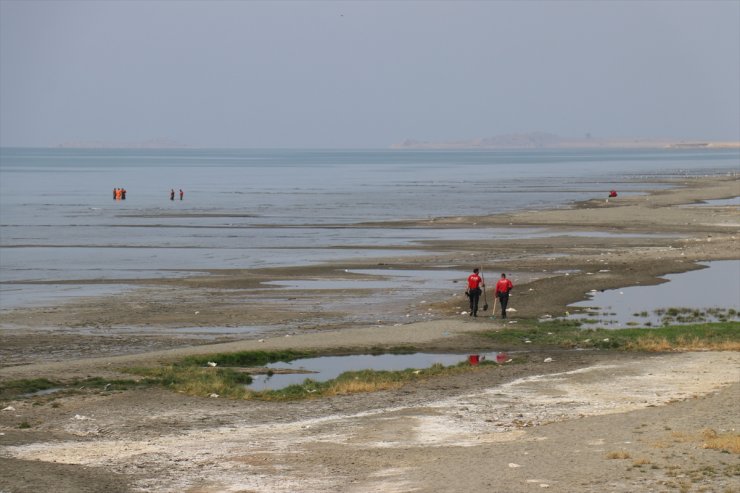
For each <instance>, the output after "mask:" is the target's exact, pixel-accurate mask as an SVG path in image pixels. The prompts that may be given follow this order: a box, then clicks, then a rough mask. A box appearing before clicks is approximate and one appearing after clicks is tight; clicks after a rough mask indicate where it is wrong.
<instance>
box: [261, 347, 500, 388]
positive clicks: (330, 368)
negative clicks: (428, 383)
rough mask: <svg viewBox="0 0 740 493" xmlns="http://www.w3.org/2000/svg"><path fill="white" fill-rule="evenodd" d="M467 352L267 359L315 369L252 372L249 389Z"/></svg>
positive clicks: (417, 364) (452, 360)
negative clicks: (261, 373) (279, 372)
mask: <svg viewBox="0 0 740 493" xmlns="http://www.w3.org/2000/svg"><path fill="white" fill-rule="evenodd" d="M496 354H498V353H485V354H483V353H481V356H485V357H486V359H489V360H495V358H496ZM468 356H469V355H467V354H429V353H414V354H379V355H370V354H360V355H352V356H323V357H320V358H305V359H298V360H294V361H291V362H289V363H283V362H280V363H270V364H268V365H267V368H272V369H278V368H279V369H291V370H306V371H311V372H315V373H286V374H273V375H254V376H253V379H254V381H253V383H252V384H250V385H249V386H248V388H249V389H251V390H255V391H260V390H278V389H282V388H284V387H287V386H288V385H293V384H301V383H303V381H304V380H306V379H307V378H308V379H311V380H314V381H317V382H325V381H327V380H331V379H333V378H336V377H338V376H339V375H341V374H342V373H344V372H347V371H359V370H377V371H382V370H387V371H399V370H406V369H409V368H413V369H423V368H429V367H430V366H432V365H434V364H441V365H444V366H450V365H456V364H458V363H460V362H463V361H467V360H468Z"/></svg>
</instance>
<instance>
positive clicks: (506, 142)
mask: <svg viewBox="0 0 740 493" xmlns="http://www.w3.org/2000/svg"><path fill="white" fill-rule="evenodd" d="M391 147H392V148H394V149H572V148H623V149H630V148H634V149H637V148H708V147H723V148H738V147H740V142H715V141H705V140H669V139H623V140H615V139H611V140H610V139H596V138H592V137H590V136H586V137H584V138H581V139H574V138H566V137H560V136H558V135H555V134H551V133H547V132H529V133H521V134H507V135H497V136H494V137H485V138H477V139H470V140H457V141H443V142H429V141H422V140H413V139H407V140H404V141H403V142H401V143H399V144H394V145H393V146H391Z"/></svg>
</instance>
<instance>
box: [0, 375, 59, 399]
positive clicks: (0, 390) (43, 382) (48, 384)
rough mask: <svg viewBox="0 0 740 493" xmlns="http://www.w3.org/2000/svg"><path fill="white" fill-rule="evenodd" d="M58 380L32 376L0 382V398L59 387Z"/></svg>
mask: <svg viewBox="0 0 740 493" xmlns="http://www.w3.org/2000/svg"><path fill="white" fill-rule="evenodd" d="M61 386H62V385H60V384H59V383H58V382H53V381H51V380H47V379H46V378H33V379H24V380H12V381H9V382H2V383H1V384H0V398H4V399H5V398H8V397H15V396H19V395H24V394H33V393H34V392H38V391H40V390H48V389H53V388H55V387H61Z"/></svg>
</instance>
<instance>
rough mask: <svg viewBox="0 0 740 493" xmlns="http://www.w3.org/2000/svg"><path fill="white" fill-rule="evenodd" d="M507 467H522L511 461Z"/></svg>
mask: <svg viewBox="0 0 740 493" xmlns="http://www.w3.org/2000/svg"><path fill="white" fill-rule="evenodd" d="M509 467H522V466H520V465H519V464H514V463H513V462H509Z"/></svg>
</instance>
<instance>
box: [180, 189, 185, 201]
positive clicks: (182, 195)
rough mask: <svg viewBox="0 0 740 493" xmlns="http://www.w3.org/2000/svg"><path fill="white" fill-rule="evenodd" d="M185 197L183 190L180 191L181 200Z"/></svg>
mask: <svg viewBox="0 0 740 493" xmlns="http://www.w3.org/2000/svg"><path fill="white" fill-rule="evenodd" d="M184 196H185V192H183V191H182V188H181V189H180V200H182V198H183V197H184Z"/></svg>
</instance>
